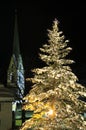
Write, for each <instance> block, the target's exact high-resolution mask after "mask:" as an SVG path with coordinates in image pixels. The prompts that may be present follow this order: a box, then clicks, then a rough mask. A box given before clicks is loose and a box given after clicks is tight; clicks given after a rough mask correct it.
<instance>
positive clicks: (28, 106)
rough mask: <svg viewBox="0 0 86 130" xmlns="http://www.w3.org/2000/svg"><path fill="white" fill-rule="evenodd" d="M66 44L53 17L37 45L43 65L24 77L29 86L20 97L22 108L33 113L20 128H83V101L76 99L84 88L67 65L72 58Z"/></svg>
mask: <svg viewBox="0 0 86 130" xmlns="http://www.w3.org/2000/svg"><path fill="white" fill-rule="evenodd" d="M68 45H69V41H68V40H66V39H65V36H64V35H63V32H62V31H59V22H58V20H57V19H55V20H54V21H53V25H52V29H51V30H48V43H46V44H44V45H43V46H42V48H40V54H39V56H40V59H41V60H42V61H44V62H45V63H46V65H45V67H42V68H36V69H33V70H32V72H33V73H34V77H33V78H28V79H27V80H28V81H31V82H32V83H33V85H32V89H31V90H30V91H29V93H28V94H27V95H26V96H25V97H24V100H25V104H24V105H23V109H25V110H31V111H33V112H34V113H33V115H32V118H30V119H28V120H26V121H25V122H24V123H23V125H22V128H21V130H86V121H85V120H84V117H83V115H82V113H84V112H85V110H86V103H85V102H84V101H83V100H81V98H80V97H82V98H83V97H85V96H86V88H85V87H84V86H82V85H81V84H79V83H78V78H77V76H76V75H75V74H74V73H73V72H72V69H71V67H70V66H69V65H70V64H72V63H73V62H74V61H73V60H70V59H69V58H68V57H67V55H68V54H69V52H70V51H71V50H72V48H71V47H69V46H68Z"/></svg>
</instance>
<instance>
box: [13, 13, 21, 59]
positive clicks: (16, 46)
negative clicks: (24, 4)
mask: <svg viewBox="0 0 86 130" xmlns="http://www.w3.org/2000/svg"><path fill="white" fill-rule="evenodd" d="M17 19H18V18H17V10H15V23H14V24H15V25H14V37H13V54H15V57H16V58H18V55H19V54H20V47H19V33H18V32H19V31H18V20H17Z"/></svg>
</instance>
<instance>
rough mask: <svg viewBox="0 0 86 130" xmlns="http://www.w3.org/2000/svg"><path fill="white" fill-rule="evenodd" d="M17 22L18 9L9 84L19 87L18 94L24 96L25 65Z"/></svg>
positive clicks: (8, 78)
mask: <svg viewBox="0 0 86 130" xmlns="http://www.w3.org/2000/svg"><path fill="white" fill-rule="evenodd" d="M18 32H19V31H18V23H17V11H15V25H14V38H13V55H12V57H11V61H10V64H9V68H8V73H7V85H8V86H11V87H12V86H13V87H15V88H17V93H16V94H17V96H18V97H20V98H23V95H24V89H25V85H24V82H25V81H24V67H23V61H22V56H21V54H20V48H19V34H18Z"/></svg>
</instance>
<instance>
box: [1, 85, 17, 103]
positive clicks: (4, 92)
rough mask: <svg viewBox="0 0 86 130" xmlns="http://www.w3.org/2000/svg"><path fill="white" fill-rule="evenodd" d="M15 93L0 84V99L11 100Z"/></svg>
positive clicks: (13, 98)
mask: <svg viewBox="0 0 86 130" xmlns="http://www.w3.org/2000/svg"><path fill="white" fill-rule="evenodd" d="M13 100H15V95H14V93H13V92H12V90H11V89H9V88H6V87H5V86H4V85H3V84H0V101H13Z"/></svg>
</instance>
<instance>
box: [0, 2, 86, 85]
mask: <svg viewBox="0 0 86 130" xmlns="http://www.w3.org/2000/svg"><path fill="white" fill-rule="evenodd" d="M56 2H57V0H53V1H51V2H50V0H47V2H42V1H36V2H35V1H34V2H28V3H27V2H22V3H16V2H13V1H12V3H4V2H3V3H1V4H0V81H1V82H3V83H4V82H5V80H6V71H7V68H8V65H9V61H10V58H11V54H12V46H13V29H14V27H13V24H14V9H15V8H17V9H18V26H19V36H20V37H19V39H20V49H21V54H22V58H23V63H24V68H25V78H27V77H28V75H29V71H30V69H32V68H34V67H38V66H40V65H41V64H42V63H41V61H40V60H39V59H38V52H39V47H41V46H42V44H45V43H46V42H47V29H50V28H51V27H52V22H53V20H54V19H55V18H57V19H58V20H59V22H60V30H61V31H63V33H64V35H65V37H66V38H67V39H69V40H70V46H71V47H72V48H73V50H72V52H71V54H70V59H73V60H74V61H75V64H74V65H73V66H72V67H73V71H74V72H75V73H76V75H77V76H78V77H79V78H80V80H81V81H82V80H84V81H82V82H86V81H85V80H86V76H85V75H86V54H85V53H86V45H85V44H86V32H85V31H86V13H85V12H86V4H84V3H82V4H75V3H70V2H69V3H67V5H66V4H64V3H56Z"/></svg>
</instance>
